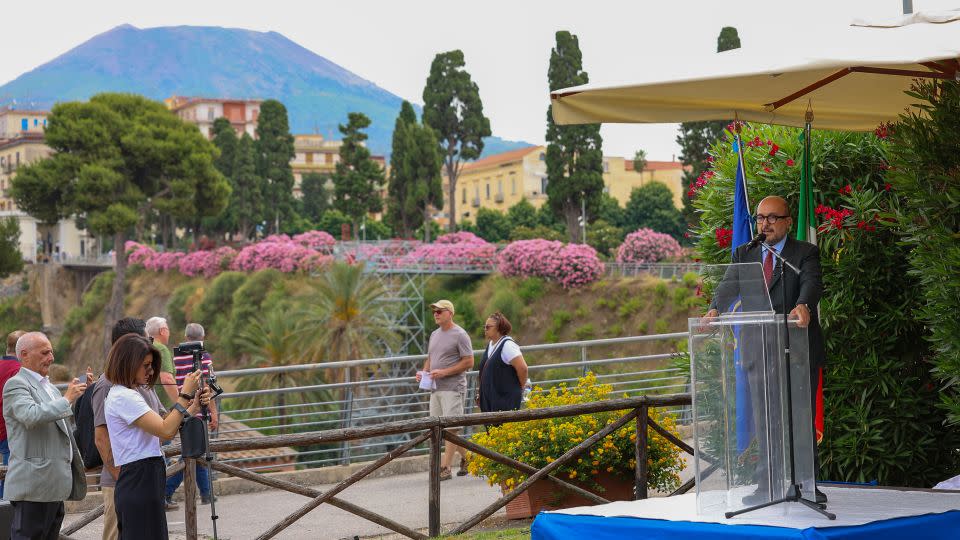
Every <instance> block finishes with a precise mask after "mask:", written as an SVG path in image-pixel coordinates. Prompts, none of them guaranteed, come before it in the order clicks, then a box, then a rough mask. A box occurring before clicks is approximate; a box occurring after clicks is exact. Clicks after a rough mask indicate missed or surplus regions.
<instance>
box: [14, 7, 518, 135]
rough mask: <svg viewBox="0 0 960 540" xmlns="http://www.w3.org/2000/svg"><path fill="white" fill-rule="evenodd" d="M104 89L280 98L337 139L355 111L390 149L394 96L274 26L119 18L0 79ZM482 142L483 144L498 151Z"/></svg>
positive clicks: (296, 127) (306, 124)
mask: <svg viewBox="0 0 960 540" xmlns="http://www.w3.org/2000/svg"><path fill="white" fill-rule="evenodd" d="M110 91H113V92H132V93H137V94H142V95H144V96H147V97H149V98H152V99H156V100H162V99H164V98H167V97H170V96H172V95H182V96H208V97H217V96H231V97H238V98H243V97H249V98H261V99H271V98H272V99H277V100H279V101H281V102H283V103H284V105H286V107H287V111H288V114H289V117H290V128H291V130H292V131H293V132H294V133H313V132H315V131H319V132H320V133H322V134H323V135H334V136H336V133H337V126H338V125H339V124H340V123H343V122H345V121H346V118H347V114H348V113H349V112H354V111H359V112H363V113H364V114H366V115H367V116H368V117H370V118H371V120H372V121H373V123H372V125H371V127H370V129H369V130H368V133H369V135H370V139H369V145H370V148H371V150H372V151H373V152H375V153H379V154H386V153H388V152H389V151H390V136H391V133H392V130H393V125H394V120H395V119H396V117H397V114H398V113H399V111H400V104H401V102H402V99H401V98H400V97H399V96H396V95H394V94H392V93H390V92H388V91H386V90H384V89H383V88H380V87H379V86H377V85H376V84H374V83H373V82H370V81H368V80H366V79H363V78H362V77H360V76H358V75H356V74H354V73H352V72H351V71H349V70H347V69H344V68H343V67H341V66H339V65H337V64H335V63H333V62H331V61H330V60H328V59H326V58H324V57H323V56H320V55H318V54H316V53H314V52H313V51H310V50H308V49H306V48H305V47H303V46H301V45H299V44H297V43H295V42H294V41H292V40H290V39H288V38H287V37H286V36H284V35H283V34H280V33H278V32H274V31H269V32H260V31H254V30H247V29H242V28H225V27H215V26H164V27H154V28H142V29H141V28H137V27H136V26H133V25H130V24H122V25H119V26H116V27H114V28H111V29H110V30H108V31H106V32H104V33H102V34H98V35H96V36H94V37H92V38H91V39H89V40H87V41H85V42H84V43H81V44H80V45H78V46H77V47H74V48H73V49H71V50H69V51H67V52H66V53H64V54H62V55H60V56H59V57H57V58H55V59H54V60H52V61H50V62H48V63H46V64H43V65H41V66H39V67H37V68H35V69H34V70H32V71H30V72H28V73H25V74H23V75H21V76H20V77H18V78H16V79H14V80H13V81H10V82H9V83H7V84H5V85H3V86H0V105H2V104H3V102H10V101H12V100H13V99H16V100H17V101H18V102H21V103H22V102H31V103H34V104H35V105H36V106H38V107H51V106H52V105H53V104H54V103H56V102H59V101H75V100H85V99H88V98H89V97H90V96H92V95H94V94H97V93H99V92H110ZM490 142H493V143H494V144H493V147H492V148H491V150H499V149H501V148H500V147H501V146H502V145H501V144H499V143H498V142H497V141H495V140H492V141H490ZM507 146H510V145H509V143H508V144H507ZM486 153H487V154H489V153H493V152H491V151H488V152H486Z"/></svg>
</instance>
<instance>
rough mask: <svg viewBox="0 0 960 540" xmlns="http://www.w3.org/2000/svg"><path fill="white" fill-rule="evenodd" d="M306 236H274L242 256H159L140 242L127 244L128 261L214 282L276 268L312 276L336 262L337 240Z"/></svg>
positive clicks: (224, 250)
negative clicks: (225, 276)
mask: <svg viewBox="0 0 960 540" xmlns="http://www.w3.org/2000/svg"><path fill="white" fill-rule="evenodd" d="M316 232H317V231H313V232H311V233H304V234H301V235H297V236H295V237H293V238H290V237H289V236H286V235H272V236H268V237H267V238H264V239H263V240H261V241H260V242H257V243H255V244H250V245H248V246H245V247H244V248H242V249H241V250H240V251H239V252H238V251H237V250H235V249H233V248H231V247H226V246H225V247H220V248H217V249H212V250H198V251H192V252H189V253H182V252H179V251H166V252H157V251H155V250H154V249H153V248H151V247H149V246H145V245H143V244H139V243H137V242H127V246H126V247H127V249H126V251H127V261H128V263H129V264H130V265H131V266H143V267H144V268H146V269H147V270H151V271H153V272H171V271H176V272H179V273H181V274H183V275H185V276H190V277H194V276H203V277H207V278H212V277H215V276H217V275H218V274H220V273H221V272H224V271H227V270H240V271H247V272H256V271H258V270H263V269H266V268H273V269H276V270H280V271H281V272H300V271H302V272H309V271H312V270H316V269H319V268H321V267H323V266H324V265H326V264H327V263H329V262H330V261H332V260H333V257H332V256H331V255H329V253H330V252H331V251H332V248H333V245H334V241H333V237H332V236H330V235H329V234H327V233H324V232H319V234H313V233H316Z"/></svg>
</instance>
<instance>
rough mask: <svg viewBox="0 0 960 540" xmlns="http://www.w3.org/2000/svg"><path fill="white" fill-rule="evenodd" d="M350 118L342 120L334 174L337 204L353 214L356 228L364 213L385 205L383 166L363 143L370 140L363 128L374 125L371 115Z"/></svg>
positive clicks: (341, 208) (343, 210) (344, 210)
mask: <svg viewBox="0 0 960 540" xmlns="http://www.w3.org/2000/svg"><path fill="white" fill-rule="evenodd" d="M347 118H348V120H347V125H343V124H340V133H341V134H343V144H341V145H340V162H339V163H337V171H336V173H334V175H333V196H334V200H333V207H334V208H336V209H337V210H339V211H341V212H343V213H344V214H346V215H347V216H348V217H349V218H350V220H351V221H352V223H353V230H355V231H356V230H357V224H358V222H359V221H360V220H361V219H362V218H363V216H365V215H367V214H368V213H370V212H379V211H380V210H382V209H383V201H381V200H380V189H381V187H382V186H383V169H381V168H380V165H379V164H377V162H375V161H373V160H372V159H370V150H367V147H366V146H364V144H363V141H365V140H367V134H366V133H364V132H363V130H364V129H366V128H368V127H370V119H369V118H367V116H366V115H365V114H363V113H357V112H352V113H350V114H348V115H347Z"/></svg>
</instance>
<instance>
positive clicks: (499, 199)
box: [493, 193, 503, 203]
mask: <svg viewBox="0 0 960 540" xmlns="http://www.w3.org/2000/svg"><path fill="white" fill-rule="evenodd" d="M493 200H494V201H495V202H498V203H502V202H503V193H497V194H496V195H494V196H493Z"/></svg>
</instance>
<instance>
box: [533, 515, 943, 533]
mask: <svg viewBox="0 0 960 540" xmlns="http://www.w3.org/2000/svg"><path fill="white" fill-rule="evenodd" d="M587 538H589V539H590V540H623V539H624V538H642V539H643V540H677V539H678V538H692V539H696V540H715V539H716V540H734V539H736V540H740V539H759V538H772V539H802V540H834V539H843V540H848V539H849V540H903V539H912V540H920V539H923V540H958V539H960V511H956V510H954V511H950V512H944V513H941V514H926V515H922V516H911V517H903V518H895V519H887V520H883V521H875V522H873V523H867V524H865V525H857V526H847V527H819V528H818V527H810V528H807V529H789V528H784V527H768V526H764V525H725V524H721V523H698V522H691V521H665V520H659V519H644V518H632V517H598V516H578V515H570V514H556V513H549V512H541V513H540V514H539V515H538V516H537V518H536V519H535V520H534V522H533V527H532V528H531V540H570V539H587Z"/></svg>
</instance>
